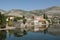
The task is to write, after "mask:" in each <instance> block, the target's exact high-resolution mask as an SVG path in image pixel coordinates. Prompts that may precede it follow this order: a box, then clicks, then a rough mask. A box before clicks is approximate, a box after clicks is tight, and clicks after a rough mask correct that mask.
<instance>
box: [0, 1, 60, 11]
mask: <svg viewBox="0 0 60 40" xmlns="http://www.w3.org/2000/svg"><path fill="white" fill-rule="evenodd" d="M52 6H60V0H0V9H3V10H11V9H22V10H37V9H45V8H48V7H52Z"/></svg>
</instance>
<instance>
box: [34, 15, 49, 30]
mask: <svg viewBox="0 0 60 40" xmlns="http://www.w3.org/2000/svg"><path fill="white" fill-rule="evenodd" d="M48 25H49V23H48V21H47V20H46V19H44V18H43V17H41V16H35V17H34V31H38V30H45V29H46V28H48Z"/></svg>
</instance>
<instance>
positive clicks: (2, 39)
mask: <svg viewBox="0 0 60 40" xmlns="http://www.w3.org/2000/svg"><path fill="white" fill-rule="evenodd" d="M5 39H6V31H5V30H2V31H1V30H0V40H5Z"/></svg>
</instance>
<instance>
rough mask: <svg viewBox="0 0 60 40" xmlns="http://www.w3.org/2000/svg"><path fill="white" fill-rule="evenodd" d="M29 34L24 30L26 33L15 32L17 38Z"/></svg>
mask: <svg viewBox="0 0 60 40" xmlns="http://www.w3.org/2000/svg"><path fill="white" fill-rule="evenodd" d="M26 34H27V32H26V31H25V30H24V31H15V32H14V35H15V36H16V37H22V36H24V35H26Z"/></svg>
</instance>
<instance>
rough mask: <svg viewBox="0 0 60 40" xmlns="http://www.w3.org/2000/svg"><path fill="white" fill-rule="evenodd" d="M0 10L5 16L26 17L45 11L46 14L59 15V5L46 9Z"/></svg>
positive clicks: (38, 14)
mask: <svg viewBox="0 0 60 40" xmlns="http://www.w3.org/2000/svg"><path fill="white" fill-rule="evenodd" d="M0 12H2V14H5V15H7V16H22V15H24V16H26V17H31V16H36V15H37V16H40V15H43V14H44V13H46V14H47V15H51V16H60V7H58V6H53V7H49V8H46V9H42V10H32V11H25V10H21V9H12V10H9V11H8V12H6V11H5V10H1V9H0Z"/></svg>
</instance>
